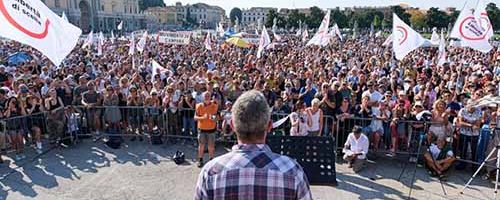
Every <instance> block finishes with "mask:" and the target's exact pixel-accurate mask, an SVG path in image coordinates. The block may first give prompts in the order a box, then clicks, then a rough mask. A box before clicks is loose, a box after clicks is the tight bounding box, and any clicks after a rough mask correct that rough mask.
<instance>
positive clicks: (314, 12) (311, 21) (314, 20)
mask: <svg viewBox="0 0 500 200" xmlns="http://www.w3.org/2000/svg"><path fill="white" fill-rule="evenodd" d="M309 10H310V11H311V15H309V16H308V17H307V19H306V23H307V25H308V26H309V27H310V28H318V27H319V25H320V24H321V21H323V17H324V16H325V13H323V11H322V10H321V9H320V8H318V7H317V6H313V7H311V8H309Z"/></svg>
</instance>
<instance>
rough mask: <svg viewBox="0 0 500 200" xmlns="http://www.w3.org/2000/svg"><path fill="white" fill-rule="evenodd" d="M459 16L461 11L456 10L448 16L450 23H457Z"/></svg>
mask: <svg viewBox="0 0 500 200" xmlns="http://www.w3.org/2000/svg"><path fill="white" fill-rule="evenodd" d="M458 15H460V11H458V10H455V11H453V12H452V13H450V14H449V15H448V23H452V24H453V23H455V21H457V18H458Z"/></svg>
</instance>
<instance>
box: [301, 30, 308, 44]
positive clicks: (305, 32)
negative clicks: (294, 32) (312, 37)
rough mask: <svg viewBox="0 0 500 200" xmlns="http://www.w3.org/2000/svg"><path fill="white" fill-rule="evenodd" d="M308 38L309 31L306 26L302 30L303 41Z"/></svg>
mask: <svg viewBox="0 0 500 200" xmlns="http://www.w3.org/2000/svg"><path fill="white" fill-rule="evenodd" d="M307 38H309V31H308V30H307V28H306V29H304V31H302V42H305V41H307Z"/></svg>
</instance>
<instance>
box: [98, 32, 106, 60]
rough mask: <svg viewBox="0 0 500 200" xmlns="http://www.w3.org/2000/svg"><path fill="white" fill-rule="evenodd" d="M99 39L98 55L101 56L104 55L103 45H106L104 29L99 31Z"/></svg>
mask: <svg viewBox="0 0 500 200" xmlns="http://www.w3.org/2000/svg"><path fill="white" fill-rule="evenodd" d="M98 39H99V40H98V41H97V55H98V56H100V55H102V46H104V35H103V34H102V31H101V32H99V38H98Z"/></svg>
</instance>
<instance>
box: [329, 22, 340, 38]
mask: <svg viewBox="0 0 500 200" xmlns="http://www.w3.org/2000/svg"><path fill="white" fill-rule="evenodd" d="M334 34H335V35H337V36H338V37H339V39H340V40H343V38H342V34H341V33H340V29H339V26H338V25H337V24H335V25H333V27H332V30H331V31H330V35H334Z"/></svg>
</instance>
